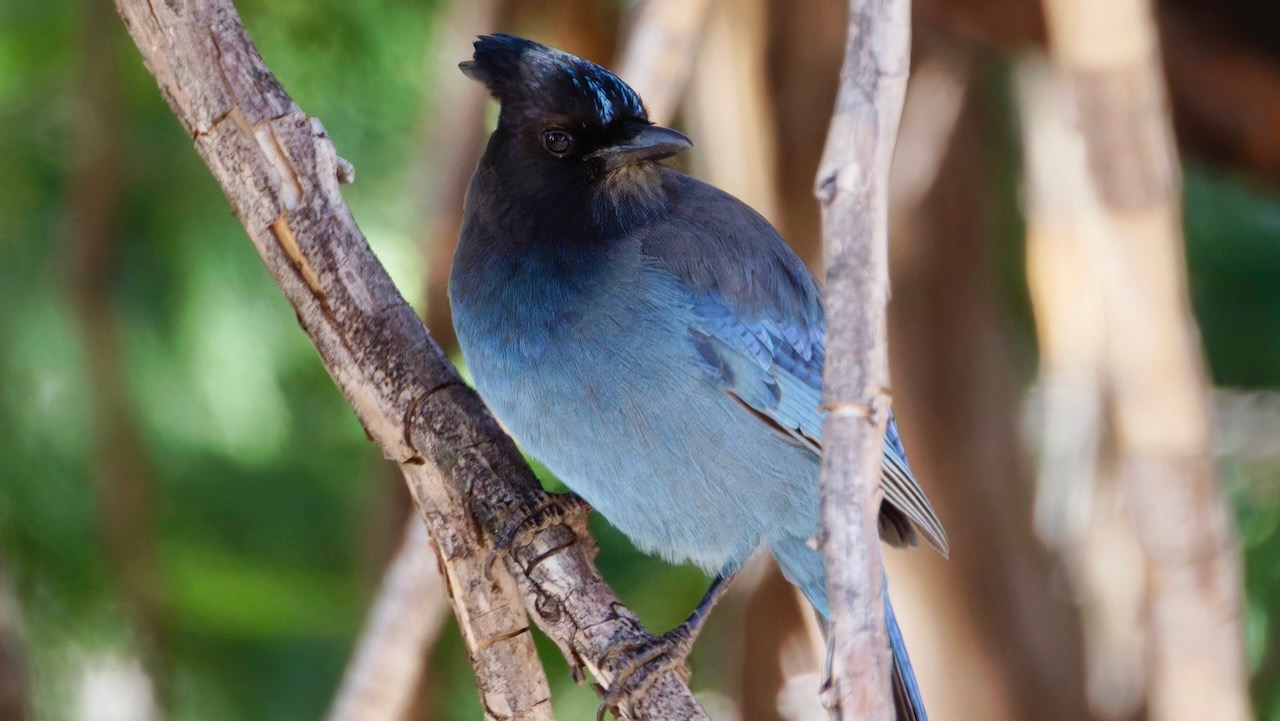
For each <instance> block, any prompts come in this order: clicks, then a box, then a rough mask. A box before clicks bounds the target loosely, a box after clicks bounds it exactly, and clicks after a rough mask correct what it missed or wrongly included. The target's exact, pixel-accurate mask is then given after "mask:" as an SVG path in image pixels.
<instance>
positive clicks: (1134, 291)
mask: <svg viewBox="0 0 1280 721" xmlns="http://www.w3.org/2000/svg"><path fill="white" fill-rule="evenodd" d="M1045 11H1046V19H1047V21H1048V29H1049V39H1050V42H1049V46H1050V50H1051V52H1052V55H1053V57H1054V59H1055V60H1056V62H1057V63H1058V65H1059V66H1060V67H1061V68H1062V70H1063V72H1065V73H1066V74H1067V76H1068V77H1069V82H1070V85H1071V92H1072V95H1073V99H1074V103H1073V106H1074V108H1075V112H1076V118H1077V120H1078V127H1079V132H1080V138H1081V142H1082V144H1083V148H1084V153H1083V155H1084V158H1085V163H1086V165H1087V170H1086V171H1084V172H1085V175H1086V176H1087V178H1088V188H1087V191H1088V192H1087V193H1081V194H1078V196H1077V197H1076V198H1074V200H1075V205H1073V206H1072V208H1071V209H1072V210H1073V211H1074V216H1073V217H1072V218H1071V221H1072V222H1073V223H1075V224H1076V225H1075V230H1077V231H1078V232H1080V233H1081V235H1082V237H1083V239H1084V241H1083V242H1084V247H1085V248H1086V253H1087V256H1088V262H1089V263H1090V264H1091V265H1092V269H1093V271H1094V273H1096V277H1097V278H1098V279H1099V284H1100V286H1101V291H1102V292H1101V297H1102V303H1103V308H1104V315H1105V319H1106V327H1105V344H1104V349H1105V350H1104V357H1103V372H1104V374H1105V378H1106V387H1107V389H1108V391H1109V393H1110V394H1111V397H1110V401H1111V408H1112V409H1113V414H1112V415H1113V418H1112V420H1113V427H1114V433H1115V439H1114V440H1115V448H1116V456H1117V459H1118V466H1117V473H1118V476H1119V482H1120V483H1121V484H1122V485H1121V487H1122V489H1123V496H1124V498H1125V500H1126V501H1127V502H1128V506H1129V509H1130V511H1131V512H1132V514H1133V516H1134V520H1135V521H1136V525H1137V533H1138V538H1139V543H1140V545H1141V548H1142V552H1143V554H1144V555H1145V572H1144V574H1143V575H1144V577H1145V579H1146V580H1147V583H1148V586H1147V592H1148V596H1147V599H1146V604H1147V609H1148V614H1149V616H1148V619H1147V624H1148V626H1147V631H1148V634H1149V637H1148V649H1147V652H1148V655H1149V658H1150V659H1151V671H1150V676H1149V679H1148V686H1147V687H1148V697H1147V702H1148V703H1147V706H1148V708H1149V709H1150V714H1151V718H1152V719H1157V720H1158V721H1182V720H1186V721H1190V720H1191V719H1204V718H1214V719H1221V720H1222V721H1244V720H1245V719H1247V718H1249V717H1250V713H1249V702H1248V696H1247V694H1246V683H1247V678H1248V675H1247V672H1246V669H1245V662H1244V651H1243V629H1242V618H1241V615H1242V614H1241V605H1242V598H1241V595H1242V591H1241V572H1240V561H1239V553H1238V548H1237V545H1236V540H1235V537H1234V531H1233V527H1232V520H1231V516H1230V514H1229V512H1228V509H1227V507H1226V504H1225V502H1224V500H1223V497H1222V493H1221V490H1220V488H1219V487H1218V481H1217V478H1216V476H1215V472H1214V467H1213V460H1212V448H1211V443H1212V440H1211V438H1212V431H1211V409H1210V407H1209V391H1208V381H1207V378H1206V374H1205V370H1204V364H1203V360H1202V358H1201V356H1200V352H1199V345H1198V337H1197V334H1196V329H1195V322H1194V320H1193V318H1192V316H1191V310H1190V301H1189V299H1188V293H1187V287H1186V285H1187V281H1186V275H1185V271H1184V268H1183V264H1184V260H1183V257H1182V233H1181V206H1180V192H1181V188H1180V178H1179V174H1178V172H1179V171H1178V158H1177V154H1176V152H1175V151H1174V146H1173V133H1172V128H1171V127H1170V121H1169V115H1168V107H1167V102H1166V99H1165V93H1164V80H1163V77H1162V75H1161V70H1160V51H1159V47H1158V44H1157V40H1156V38H1157V28H1156V25H1155V22H1154V18H1153V15H1152V8H1151V6H1150V5H1149V3H1147V2H1144V1H1143V0H1130V1H1127V2H1113V0H1070V1H1067V0H1046V2H1045Z"/></svg>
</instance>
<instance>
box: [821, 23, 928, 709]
mask: <svg viewBox="0 0 1280 721" xmlns="http://www.w3.org/2000/svg"><path fill="white" fill-rule="evenodd" d="M910 20H911V5H910V2H908V1H907V0H850V3H849V30H848V38H847V40H846V46H845V58H844V65H843V67H842V68H841V70H840V91H839V94H838V95H837V96H836V109H835V114H834V115H833V116H832V118H831V128H830V130H829V131H828V135H827V147H826V150H825V151H824V152H823V157H822V163H821V165H820V166H819V169H818V181H817V195H818V200H819V201H820V202H821V203H822V229H823V248H824V255H825V257H826V263H827V294H826V303H827V362H826V370H825V373H824V376H823V404H824V407H825V408H826V409H827V410H828V411H829V414H828V416H827V419H826V422H825V423H824V424H823V430H822V432H823V437H824V438H825V439H827V442H826V444H825V447H826V452H825V453H823V458H822V522H823V526H822V527H823V531H822V533H823V537H822V539H821V540H822V546H823V553H824V555H825V559H826V567H827V576H828V578H827V588H828V592H829V594H830V598H831V629H830V631H829V632H828V633H829V634H830V639H829V641H830V644H831V646H832V649H833V655H832V668H831V683H832V686H831V688H830V689H829V694H828V696H827V697H826V698H825V699H824V700H825V702H826V704H827V706H828V708H830V709H831V712H832V718H835V719H854V718H856V719H872V720H874V721H889V720H890V719H892V718H893V717H894V707H893V699H892V694H891V691H890V689H891V684H890V680H889V679H890V673H889V672H890V661H889V654H888V640H887V638H886V636H885V635H884V634H885V630H884V629H885V619H884V611H883V608H882V605H881V596H880V594H881V591H882V586H883V570H882V562H881V558H880V542H879V537H878V535H877V528H876V516H877V514H878V513H879V508H880V495H879V483H878V479H879V477H880V448H881V445H882V444H883V443H884V433H885V424H886V422H887V421H888V415H889V402H890V399H889V391H888V384H889V368H888V352H887V343H886V340H885V335H886V330H885V303H886V301H888V297H889V289H888V233H889V215H888V194H889V166H890V161H891V160H892V157H893V147H894V141H895V138H896V136H897V132H898V120H899V117H900V116H901V114H902V104H903V99H904V97H905V95H906V87H907V75H908V73H909V70H910V60H911V25H910Z"/></svg>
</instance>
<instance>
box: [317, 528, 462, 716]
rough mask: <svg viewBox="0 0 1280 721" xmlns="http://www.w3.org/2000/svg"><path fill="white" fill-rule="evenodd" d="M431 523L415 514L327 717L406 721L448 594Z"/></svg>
mask: <svg viewBox="0 0 1280 721" xmlns="http://www.w3.org/2000/svg"><path fill="white" fill-rule="evenodd" d="M438 565H439V564H438V561H437V559H436V554H435V547H434V546H433V545H432V543H431V538H430V537H428V536H427V529H426V526H424V525H423V524H422V522H421V521H420V520H419V519H417V518H413V517H411V518H410V519H409V521H408V522H407V523H406V524H405V529H404V539H403V540H402V541H401V543H400V547H399V549H398V550H397V551H396V555H395V558H393V559H392V561H391V565H390V566H388V567H387V572H386V574H385V575H384V576H383V579H382V585H381V587H380V588H379V589H378V597H377V600H376V601H375V603H374V606H373V609H372V610H370V612H369V620H368V621H367V623H366V625H365V629H364V632H363V633H362V634H361V635H360V645H359V647H358V648H357V649H356V652H355V654H354V655H353V656H352V658H351V662H350V663H349V664H348V665H347V670H346V672H345V673H344V674H343V676H342V686H341V687H340V688H339V689H338V693H337V696H336V697H335V699H334V703H333V707H332V708H331V709H330V710H329V715H328V716H327V719H328V721H401V720H402V719H404V718H406V716H405V714H406V711H407V710H408V709H410V708H411V705H412V703H413V692H414V691H415V690H416V689H417V687H418V681H419V679H420V677H421V676H422V669H423V664H424V662H425V661H426V655H427V651H428V650H429V649H430V646H431V642H432V640H433V639H434V638H435V637H436V634H437V633H439V631H440V623H441V621H442V620H443V618H444V612H445V602H446V598H447V595H446V594H445V592H444V590H445V589H444V579H443V578H442V577H441V575H440V572H439V571H438V570H437V566H438Z"/></svg>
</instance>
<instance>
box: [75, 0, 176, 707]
mask: <svg viewBox="0 0 1280 721" xmlns="http://www.w3.org/2000/svg"><path fill="white" fill-rule="evenodd" d="M109 22H111V7H110V5H107V4H106V3H102V2H96V1H92V0H91V1H90V2H85V3H84V4H83V16H82V18H81V28H80V37H81V43H80V52H81V54H82V65H81V68H80V99H81V102H82V103H83V105H82V107H81V108H80V112H79V113H77V115H76V138H75V144H74V146H73V150H74V153H73V162H72V163H71V165H72V167H73V168H74V171H73V172H72V177H71V187H70V191H69V202H68V205H69V206H70V208H71V217H72V222H73V225H72V227H73V229H74V233H75V244H74V249H73V255H72V257H71V262H70V267H69V269H68V281H69V285H70V290H71V298H72V304H73V308H74V310H75V318H76V323H77V326H78V331H79V335H80V339H81V344H82V347H83V354H84V363H85V378H86V381H87V383H88V389H89V406H90V413H91V418H92V428H93V449H94V451H93V463H92V464H91V466H92V471H91V478H92V481H93V490H94V506H95V509H96V511H97V518H98V523H99V524H100V529H99V532H100V533H101V534H102V540H103V545H104V550H105V552H106V556H107V559H108V563H109V564H110V568H111V580H112V583H113V586H114V589H113V590H114V592H115V595H116V597H117V598H118V599H119V602H120V605H121V607H122V609H123V611H124V613H125V616H126V618H127V620H128V622H129V625H130V626H131V631H132V633H133V634H134V637H135V638H134V642H135V643H136V644H137V646H138V651H139V654H140V656H141V660H142V664H143V667H144V668H145V669H146V672H147V674H148V675H149V676H150V682H151V683H152V684H153V685H154V688H153V693H154V694H155V696H156V701H157V705H158V706H159V707H160V708H161V709H167V708H168V706H169V703H168V701H169V684H168V678H169V673H170V658H169V656H170V653H169V632H168V625H167V622H166V618H165V610H164V600H163V582H162V579H161V577H160V568H159V560H158V559H157V556H156V552H157V541H156V538H155V531H154V498H153V497H152V486H153V482H154V474H153V473H152V470H151V459H150V457H149V454H148V451H147V447H146V443H145V441H144V439H143V436H142V431H141V430H140V429H139V427H138V421H137V418H136V416H135V414H134V411H133V408H132V406H131V403H132V401H131V398H130V396H129V379H128V369H127V367H126V363H125V358H124V355H123V351H122V349H121V347H120V328H119V322H118V320H117V318H116V314H115V306H116V304H115V299H114V297H113V289H114V284H113V281H114V279H115V270H116V261H117V258H118V256H119V253H120V249H121V242H122V240H123V238H122V236H121V234H120V229H119V223H118V221H119V212H120V203H121V191H122V187H123V184H122V183H121V174H122V167H123V165H124V163H123V149H122V146H121V144H120V138H121V132H120V126H121V125H122V118H121V113H122V108H121V104H120V102H121V101H120V92H121V90H120V82H119V77H120V72H119V64H118V62H117V60H116V49H115V47H114V45H115V40H116V36H115V34H114V33H109V32H104V31H103V27H104V26H105V25H106V24H107V23H109Z"/></svg>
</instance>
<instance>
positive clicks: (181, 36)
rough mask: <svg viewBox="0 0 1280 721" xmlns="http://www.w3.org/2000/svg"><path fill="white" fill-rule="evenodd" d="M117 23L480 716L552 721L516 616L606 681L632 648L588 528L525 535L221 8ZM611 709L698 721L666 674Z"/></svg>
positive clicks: (304, 129)
mask: <svg viewBox="0 0 1280 721" xmlns="http://www.w3.org/2000/svg"><path fill="white" fill-rule="evenodd" d="M117 8H118V10H119V11H120V15H121V17H122V18H123V19H124V21H125V25H126V26H127V27H128V30H129V32H130V34H131V35H132V36H133V38H134V41H135V42H136V44H137V45H138V48H139V50H140V51H141V52H142V55H143V58H144V60H145V61H146V63H147V66H148V68H149V69H150V70H151V72H152V74H153V75H154V76H155V77H156V80H157V82H158V83H159V86H160V89H161V92H162V93H163V94H164V96H165V99H166V100H167V101H168V102H169V105H170V107H171V108H172V109H173V110H174V112H175V113H176V114H177V116H178V118H179V120H180V121H181V123H182V125H183V127H184V128H185V129H186V130H187V132H189V133H190V134H191V137H192V138H193V139H194V141H195V145H196V149H197V151H198V152H199V153H200V155H201V156H202V158H203V159H204V160H205V162H206V163H207V164H208V165H209V168H210V170H211V171H212V172H213V175H214V177H215V178H216V179H217V180H218V182H219V184H220V185H221V186H222V188H223V191H224V192H225V193H226V195H227V197H228V199H229V200H230V201H231V204H232V207H233V209H234V211H235V213H236V215H237V217H239V218H240V220H241V222H242V223H243V224H244V226H245V229H246V230H247V231H248V234H249V236H250V238H251V239H252V241H253V243H254V246H255V247H256V248H257V250H258V252H259V254H260V255H261V256H262V259H263V261H264V262H265V263H266V265H267V268H268V269H269V270H270V272H271V273H272V275H273V277H274V278H275V279H276V281H277V283H278V284H279V285H280V288H281V290H283V291H284V293H285V295H286V297H287V298H288V299H289V301H290V303H292V305H293V306H294V308H295V310H296V311H297V313H298V319H299V322H300V324H301V325H302V328H303V330H305V331H306V332H307V334H308V336H309V337H310V338H311V340H312V342H313V343H314V344H315V346H316V349H317V350H318V351H319V353H320V356H321V358H322V359H323V361H324V364H325V367H326V369H327V370H328V371H329V373H330V375H331V376H332V377H333V379H334V381H335V382H336V383H337V385H338V387H339V388H340V389H341V390H342V392H343V394H344V395H345V396H346V397H347V399H348V401H349V402H350V403H351V405H352V407H353V408H354V410H355V412H356V414H357V416H358V417H359V418H360V421H361V423H362V424H363V425H364V427H365V430H366V431H367V433H368V435H369V437H370V438H371V439H373V440H374V441H375V442H377V443H378V444H379V446H380V447H381V448H382V451H383V453H384V454H385V455H386V456H387V457H388V458H389V459H391V460H393V461H395V462H397V463H399V464H400V465H401V468H402V470H403V472H404V475H405V479H406V481H407V483H408V484H409V486H410V489H411V491H412V492H413V495H414V498H415V500H416V501H417V503H418V506H419V509H420V510H421V512H422V515H423V518H424V520H425V522H426V525H427V529H428V531H429V532H430V533H431V535H432V537H433V539H434V541H435V543H436V545H437V547H438V548H439V552H440V556H441V560H442V564H443V567H444V574H445V578H446V581H447V586H448V588H449V591H450V597H451V600H452V602H453V604H454V610H455V613H456V614H457V616H458V619H459V622H460V624H461V626H462V628H463V629H464V636H465V640H466V644H467V648H468V650H469V652H470V656H471V661H472V665H473V667H474V669H475V672H476V678H477V683H478V685H479V687H480V693H481V698H482V702H483V704H484V707H485V709H486V716H487V717H488V718H492V719H512V718H519V719H547V718H550V699H549V696H548V689H547V683H546V679H545V676H544V674H543V672H542V669H541V666H540V665H539V663H538V659H537V656H536V654H535V653H534V647H533V642H532V638H531V635H530V633H529V628H528V625H527V618H526V614H525V607H526V606H527V607H528V609H529V611H530V612H531V615H532V616H533V618H534V619H535V620H536V621H537V622H538V623H539V625H540V626H541V627H542V628H543V629H544V630H545V631H546V632H547V634H548V636H550V637H551V638H552V639H553V640H554V641H555V642H556V643H557V645H559V646H560V648H561V649H562V650H563V651H564V652H565V654H566V656H567V657H568V658H570V659H572V660H573V662H574V663H575V664H578V665H581V666H583V667H585V668H586V669H588V670H590V671H591V672H592V673H593V674H595V675H596V677H597V678H599V679H600V680H601V681H602V682H603V683H605V684H607V683H609V681H610V680H611V679H612V678H613V676H614V674H615V673H616V671H617V670H618V669H617V665H618V664H619V663H620V661H619V660H618V656H619V655H618V654H612V655H606V651H608V650H609V649H610V648H611V647H613V646H614V645H615V644H618V643H626V642H635V641H638V640H639V639H642V638H645V637H647V634H646V632H645V631H644V630H643V628H642V627H641V626H640V624H639V623H638V621H637V620H636V619H635V617H634V615H632V614H631V613H630V612H629V611H628V610H626V609H625V608H624V607H622V605H621V604H620V603H619V602H618V600H617V598H616V596H614V595H613V593H612V592H611V591H610V590H609V589H608V587H607V586H606V585H605V584H604V582H603V580H602V579H601V578H600V575H599V573H598V572H597V571H596V570H595V569H594V567H593V566H592V565H591V562H590V560H589V558H588V551H587V548H586V547H585V545H584V543H583V539H584V538H585V537H586V536H585V529H583V528H581V527H580V526H578V525H577V524H574V525H570V524H568V523H564V522H561V523H549V524H544V526H545V527H538V528H532V529H531V528H530V525H529V524H527V523H525V522H526V521H527V520H528V519H529V518H531V517H533V516H534V515H535V511H536V510H537V509H539V508H541V507H544V506H545V504H546V500H547V497H546V495H545V494H544V493H543V491H542V490H541V488H540V487H539V486H538V483H537V481H536V479H535V478H534V476H533V474H532V472H531V471H530V470H529V468H528V467H527V466H526V465H525V464H524V462H523V460H522V459H521V458H520V455H519V453H518V452H517V451H516V448H515V445H514V444H513V443H512V442H511V440H510V439H509V438H507V437H506V436H505V435H503V434H502V432H501V431H500V429H499V428H498V426H497V424H496V422H495V421H494V420H493V418H492V417H491V416H490V415H489V414H488V412H487V410H486V409H485V408H484V405H483V403H482V402H481V401H480V398H479V397H478V396H477V395H476V394H475V393H474V392H473V391H471V390H470V389H468V388H467V387H466V386H465V385H463V383H462V382H461V381H460V380H459V378H458V377H457V375H456V374H455V373H454V371H453V368H452V366H450V364H449V363H448V361H447V359H446V358H445V357H444V355H443V354H442V353H441V352H440V350H439V348H438V347H437V346H436V345H435V344H434V343H432V341H431V339H430V337H429V336H428V335H427V332H426V329H425V327H424V326H423V324H422V322H421V321H420V320H419V319H418V318H417V316H415V315H414V313H413V311H412V309H410V307H409V306H408V304H407V303H405V301H404V299H403V298H402V297H401V296H400V294H399V293H398V292H397V291H396V289H395V287H394V286H393V285H392V283H391V280H390V278H389V277H388V276H387V274H386V272H385V270H384V269H383V268H382V266H381V265H380V264H379V263H378V260H377V258H376V257H374V255H373V254H372V252H371V251H370V250H369V247H368V244H367V243H366V242H365V240H364V238H363V236H362V235H361V234H360V232H359V230H358V229H357V228H356V225H355V221H354V220H353V219H352V217H351V215H350V212H349V211H348V209H347V207H346V205H345V203H344V202H343V200H342V196H341V191H340V187H339V174H340V167H341V163H340V161H339V159H338V157H337V155H336V153H335V151H334V148H333V145H332V143H331V142H330V140H329V138H328V136H327V135H326V134H325V132H324V129H323V127H321V125H320V123H319V122H318V121H316V120H315V119H312V118H309V117H307V115H306V114H305V113H303V112H302V111H301V110H300V109H298V107H297V106H296V105H294V104H293V102H292V100H291V99H290V98H289V97H288V95H287V94H286V93H285V92H284V90H283V89H282V88H281V87H280V85H279V83H278V82H277V81H276V80H275V78H274V77H273V76H272V75H271V73H270V71H269V70H268V69H267V68H266V66H265V65H264V64H263V62H262V59H261V57H260V56H259V55H258V53H257V51H256V49H255V48H254V47H253V45H252V44H251V43H250V41H249V39H248V37H247V36H246V35H245V32H244V28H243V27H242V25H241V23H240V20H239V18H238V16H237V15H236V12H235V10H234V9H233V8H232V7H231V5H230V4H229V3H228V2H225V0H187V1H186V2H182V1H181V0H173V2H167V3H149V2H147V0H119V2H118V3H117ZM521 531H530V532H528V533H522V532H521ZM495 538H504V539H506V538H509V539H512V545H511V552H510V553H509V554H506V553H504V554H500V555H499V556H498V558H499V559H505V560H506V561H507V563H506V564H503V563H501V562H499V563H496V564H490V563H488V561H489V560H490V550H491V549H492V548H493V543H494V540H493V539H495ZM508 571H510V572H508ZM513 574H514V577H513ZM522 602H523V603H522ZM621 710H622V711H623V713H624V714H626V715H627V716H629V717H632V718H653V719H696V718H705V715H704V714H703V713H702V712H701V710H700V709H699V708H698V706H697V704H696V702H695V701H694V700H693V698H692V696H691V695H690V693H689V691H688V688H687V687H686V686H685V685H684V682H683V681H682V680H681V678H680V677H679V675H678V673H676V672H675V671H668V672H665V673H662V674H661V675H659V676H658V677H657V679H656V681H655V682H654V684H653V686H652V687H651V688H650V690H649V693H647V694H645V695H643V696H642V697H640V698H638V699H637V700H636V701H635V702H634V703H630V702H629V703H627V704H625V705H624V708H623V709H621Z"/></svg>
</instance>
